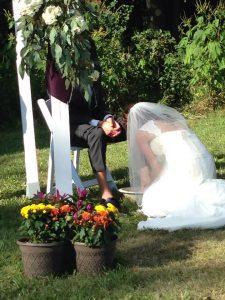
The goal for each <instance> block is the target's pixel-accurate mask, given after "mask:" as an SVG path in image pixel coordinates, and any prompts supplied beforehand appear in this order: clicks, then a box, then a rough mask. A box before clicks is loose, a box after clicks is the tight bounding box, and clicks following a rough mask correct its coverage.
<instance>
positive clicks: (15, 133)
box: [0, 126, 50, 155]
mask: <svg viewBox="0 0 225 300" xmlns="http://www.w3.org/2000/svg"><path fill="white" fill-rule="evenodd" d="M49 138H50V135H49V131H48V130H47V128H45V127H44V126H43V127H40V126H39V127H37V128H36V129H35V139H36V146H37V148H39V149H42V148H46V147H49ZM22 151H24V147H23V132H22V128H17V129H11V130H5V131H2V132H1V135H0V155H4V154H13V153H18V152H22Z"/></svg>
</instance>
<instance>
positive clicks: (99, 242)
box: [72, 190, 120, 247]
mask: <svg viewBox="0 0 225 300" xmlns="http://www.w3.org/2000/svg"><path fill="white" fill-rule="evenodd" d="M78 195H79V199H78V200H77V201H76V202H75V206H76V211H75V213H74V214H73V221H72V222H73V225H72V230H73V241H74V242H82V243H85V244H86V245H87V246H89V247H99V246H103V245H107V244H109V243H110V242H112V240H114V239H116V238H117V233H118V231H119V229H120V224H119V221H118V218H117V216H118V209H117V208H116V207H115V206H114V205H113V204H111V203H108V204H107V205H106V206H105V205H102V204H96V205H94V204H93V203H90V202H89V201H87V200H86V196H87V192H86V191H83V192H81V191H79V190H78Z"/></svg>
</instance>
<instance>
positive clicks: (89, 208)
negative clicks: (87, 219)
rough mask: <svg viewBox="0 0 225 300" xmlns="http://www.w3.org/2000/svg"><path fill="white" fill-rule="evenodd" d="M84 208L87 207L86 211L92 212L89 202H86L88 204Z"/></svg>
mask: <svg viewBox="0 0 225 300" xmlns="http://www.w3.org/2000/svg"><path fill="white" fill-rule="evenodd" d="M86 209H87V211H88V212H92V209H93V208H92V205H91V203H88V204H87V206H86Z"/></svg>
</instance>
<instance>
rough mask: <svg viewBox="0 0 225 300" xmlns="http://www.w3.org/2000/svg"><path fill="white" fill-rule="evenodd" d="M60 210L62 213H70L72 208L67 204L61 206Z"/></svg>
mask: <svg viewBox="0 0 225 300" xmlns="http://www.w3.org/2000/svg"><path fill="white" fill-rule="evenodd" d="M60 212H61V213H69V212H71V208H70V206H69V205H68V204H65V205H63V206H62V207H60Z"/></svg>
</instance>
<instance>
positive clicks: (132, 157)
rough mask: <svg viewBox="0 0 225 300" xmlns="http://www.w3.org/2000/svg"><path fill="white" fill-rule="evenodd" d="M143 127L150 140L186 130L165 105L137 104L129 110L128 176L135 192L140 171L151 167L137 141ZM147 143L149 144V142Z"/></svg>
mask: <svg viewBox="0 0 225 300" xmlns="http://www.w3.org/2000/svg"><path fill="white" fill-rule="evenodd" d="M146 126H147V127H146ZM145 127H146V128H147V130H146V131H148V136H150V138H151V139H152V140H153V139H154V138H156V137H157V136H159V135H160V134H161V133H162V132H165V131H173V130H178V129H188V126H187V123H186V121H185V119H184V117H183V116H181V115H180V113H178V112H177V111H176V110H175V109H173V108H170V107H167V106H165V105H162V104H158V103H149V102H139V103H137V104H135V105H134V106H133V107H132V108H131V109H130V112H129V115H128V127H127V139H128V156H129V176H130V184H131V187H132V188H133V189H134V190H136V191H140V190H141V182H140V170H141V169H142V168H144V167H145V166H147V168H150V169H151V168H152V167H153V166H151V165H150V163H149V162H147V161H146V159H145V157H144V155H143V152H142V151H141V150H140V144H139V142H138V139H137V136H138V133H139V132H140V129H141V131H142V132H143V131H145ZM147 142H148V143H150V140H148V141H147ZM149 148H150V147H149ZM152 180H155V178H152Z"/></svg>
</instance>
